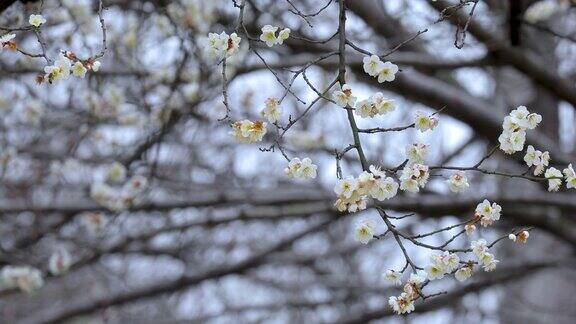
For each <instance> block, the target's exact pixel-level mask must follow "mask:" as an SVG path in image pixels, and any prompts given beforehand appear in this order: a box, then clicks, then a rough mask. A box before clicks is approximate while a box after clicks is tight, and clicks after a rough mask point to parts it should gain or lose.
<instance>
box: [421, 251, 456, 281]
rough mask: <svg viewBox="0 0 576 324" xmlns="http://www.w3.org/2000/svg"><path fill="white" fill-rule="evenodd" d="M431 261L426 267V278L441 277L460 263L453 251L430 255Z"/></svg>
mask: <svg viewBox="0 0 576 324" xmlns="http://www.w3.org/2000/svg"><path fill="white" fill-rule="evenodd" d="M430 260H431V263H430V265H428V266H427V267H426V273H427V274H428V279H430V280H434V279H442V278H444V275H445V274H447V273H452V272H453V271H454V270H456V269H457V268H458V266H459V265H460V258H459V257H458V255H456V254H455V253H450V252H448V251H444V252H442V253H441V254H435V255H432V256H431V257H430Z"/></svg>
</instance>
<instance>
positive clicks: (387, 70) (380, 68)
mask: <svg viewBox="0 0 576 324" xmlns="http://www.w3.org/2000/svg"><path fill="white" fill-rule="evenodd" d="M362 62H363V63H364V64H363V67H364V72H366V73H368V75H369V76H371V77H375V78H378V82H380V83H383V82H392V81H394V80H395V79H396V73H397V72H398V65H396V64H394V63H391V62H382V61H381V60H380V58H379V57H378V56H377V55H370V56H366V57H364V58H363V59H362Z"/></svg>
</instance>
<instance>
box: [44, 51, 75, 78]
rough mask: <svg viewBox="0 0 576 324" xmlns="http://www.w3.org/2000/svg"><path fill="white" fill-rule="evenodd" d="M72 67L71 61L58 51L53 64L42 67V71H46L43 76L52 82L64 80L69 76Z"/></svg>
mask: <svg viewBox="0 0 576 324" xmlns="http://www.w3.org/2000/svg"><path fill="white" fill-rule="evenodd" d="M71 68H72V63H71V62H70V60H69V59H68V58H67V57H66V56H65V55H64V53H60V55H59V56H58V59H57V60H56V62H54V65H48V66H46V67H44V72H45V73H46V75H45V78H46V79H48V82H49V83H53V82H56V81H59V80H65V79H67V78H68V77H69V76H70V69H71Z"/></svg>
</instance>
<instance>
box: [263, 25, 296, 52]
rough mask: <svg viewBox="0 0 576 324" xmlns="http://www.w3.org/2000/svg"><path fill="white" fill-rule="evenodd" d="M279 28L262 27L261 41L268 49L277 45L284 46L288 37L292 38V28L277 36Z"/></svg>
mask: <svg viewBox="0 0 576 324" xmlns="http://www.w3.org/2000/svg"><path fill="white" fill-rule="evenodd" d="M278 29H279V28H278V27H276V26H270V25H265V26H264V27H262V34H261V35H260V40H261V41H263V42H264V43H266V45H267V46H268V47H272V46H274V45H276V44H280V45H282V44H283V43H284V41H285V40H286V39H288V37H290V28H284V29H282V30H281V31H280V32H279V33H278V36H276V32H277V31H278Z"/></svg>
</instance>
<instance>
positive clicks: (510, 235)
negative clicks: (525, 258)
mask: <svg viewBox="0 0 576 324" xmlns="http://www.w3.org/2000/svg"><path fill="white" fill-rule="evenodd" d="M508 239H509V240H510V241H512V242H516V235H514V234H513V233H510V234H509V235H508Z"/></svg>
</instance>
